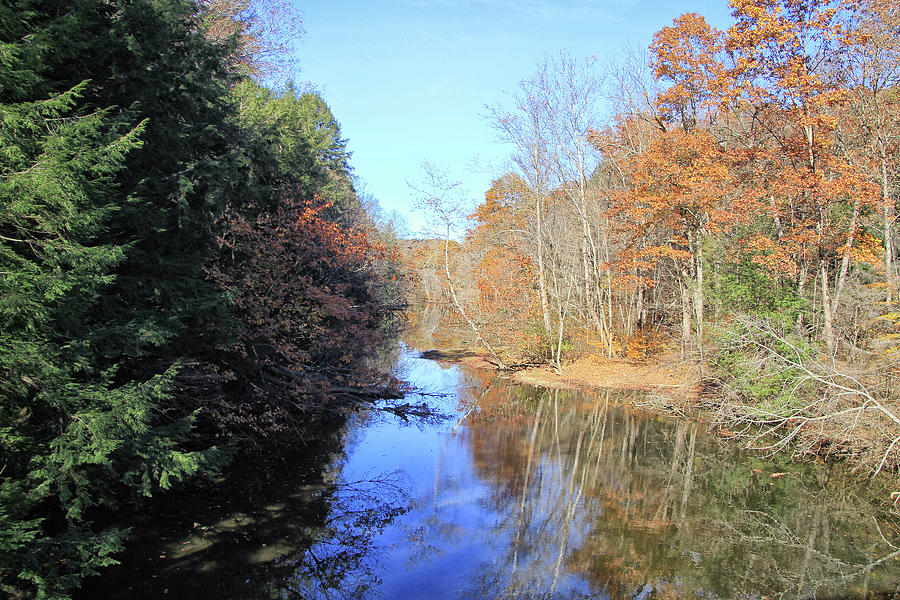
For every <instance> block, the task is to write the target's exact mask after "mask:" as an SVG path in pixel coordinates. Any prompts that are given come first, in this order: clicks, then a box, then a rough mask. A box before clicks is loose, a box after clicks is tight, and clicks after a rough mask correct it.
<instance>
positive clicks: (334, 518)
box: [85, 350, 900, 600]
mask: <svg viewBox="0 0 900 600" xmlns="http://www.w3.org/2000/svg"><path fill="white" fill-rule="evenodd" d="M401 354H402V355H401V357H400V359H399V362H398V366H397V369H398V370H399V371H400V373H401V374H402V375H403V376H404V377H406V378H407V379H408V380H409V381H411V382H412V383H414V384H416V385H417V386H419V387H420V388H421V389H423V390H425V391H426V392H427V393H426V395H424V396H423V397H422V400H424V401H426V402H428V403H429V404H430V405H431V406H432V407H434V408H435V409H437V410H438V411H439V412H441V413H443V414H444V415H445V416H446V418H441V419H430V420H427V421H413V420H410V421H404V420H403V419H401V418H398V417H395V416H393V415H390V414H385V413H380V412H377V411H373V412H372V413H369V414H364V415H359V416H358V417H355V418H353V419H352V420H351V421H350V422H349V423H348V424H347V425H346V426H344V427H343V428H341V430H340V431H339V432H337V433H336V435H335V436H334V439H333V440H332V441H330V442H328V443H325V444H321V445H319V446H318V447H316V448H303V447H302V444H298V453H297V456H295V457H293V458H288V457H283V458H282V459H281V460H280V461H275V464H274V465H273V464H266V465H265V466H264V467H263V466H254V465H249V466H248V468H246V469H244V470H243V471H239V474H237V475H234V476H233V479H230V480H229V481H228V482H227V483H226V485H225V486H223V487H219V488H217V491H215V492H214V493H213V492H210V494H208V495H204V494H203V493H198V494H196V495H195V497H193V498H191V499H190V501H187V502H186V501H184V499H182V500H179V503H178V506H168V507H163V508H162V509H160V510H161V511H162V512H161V514H160V515H159V516H158V517H153V515H151V516H150V517H149V518H148V519H147V520H146V522H145V523H143V524H142V525H139V526H138V527H136V529H135V532H134V534H135V540H134V543H133V544H132V547H131V550H129V553H128V554H127V555H126V556H124V557H123V565H122V566H121V567H117V568H114V569H111V570H110V571H109V572H108V573H107V574H106V575H105V576H102V577H100V578H96V579H95V580H93V581H91V582H90V584H89V587H88V588H87V589H86V590H85V597H109V598H116V597H119V598H143V597H147V598H157V597H159V598H194V599H203V598H216V599H220V598H235V599H237V598H386V599H393V598H402V599H414V598H422V599H426V600H438V599H442V598H510V599H530V598H602V599H609V600H612V599H619V598H623V599H624V598H627V599H637V600H644V599H645V598H704V599H713V598H764V597H779V596H780V597H790V598H798V597H817V598H847V597H859V598H862V597H884V598H891V597H894V598H897V597H900V559H898V557H900V525H898V523H900V519H898V515H897V513H896V512H891V505H890V502H889V501H885V497H886V495H888V494H889V490H879V489H868V488H867V487H866V486H865V485H861V484H860V483H859V478H858V477H857V478H853V477H852V476H850V475H848V474H846V473H845V472H844V471H843V470H842V469H841V468H839V467H828V466H825V465H823V464H817V463H809V462H791V461H790V460H788V459H785V458H779V459H778V460H776V461H772V460H769V459H766V458H765V457H761V456H759V455H756V454H750V453H746V452H741V451H739V450H736V449H734V448H732V447H729V446H726V445H725V444H724V443H723V442H722V441H721V440H719V439H718V438H716V437H713V436H711V435H709V434H708V433H707V432H706V430H705V426H704V425H703V424H699V423H692V422H684V421H681V422H679V421H671V420H667V419H663V418H659V417H658V416H651V415H642V414H639V413H636V412H634V411H633V410H631V409H629V407H628V406H629V403H630V400H632V399H633V398H632V397H630V396H629V394H627V393H622V392H590V393H582V392H570V391H560V390H547V389H541V388H535V387H530V386H523V385H517V384H513V383H511V382H509V381H507V380H503V379H500V380H491V378H490V377H489V376H487V375H486V374H483V373H477V372H466V371H463V370H461V369H459V368H457V367H455V366H446V365H443V366H442V365H440V364H438V363H436V362H434V361H432V360H426V359H423V358H421V357H420V356H419V355H418V354H417V353H416V352H414V351H408V350H403V351H402V353H401ZM870 487H871V486H870ZM223 490H224V491H223Z"/></svg>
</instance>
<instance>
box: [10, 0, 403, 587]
mask: <svg viewBox="0 0 900 600" xmlns="http://www.w3.org/2000/svg"><path fill="white" fill-rule="evenodd" d="M299 26H300V22H299V17H298V15H296V13H293V12H292V11H291V10H290V8H289V5H288V4H287V3H282V2H279V1H278V0H260V1H258V2H252V3H251V2H243V1H239V0H202V1H197V2H194V1H189V0H129V1H124V0H122V1H119V0H74V1H69V0H66V1H59V2H57V1H52V0H5V1H3V2H0V200H2V207H3V208H2V211H0V395H2V404H0V589H2V590H3V592H4V593H6V594H8V595H10V596H11V597H21V598H32V597H36V598H64V597H67V595H68V593H69V592H70V591H71V590H73V589H75V588H77V587H79V585H80V582H81V581H82V580H83V578H84V577H86V576H89V575H91V574H95V573H97V571H98V570H99V569H101V568H102V567H103V566H105V565H109V564H111V563H113V562H114V556H115V554H116V553H117V552H118V551H119V550H121V548H122V547H123V543H124V541H125V539H126V534H127V532H126V531H125V530H123V529H121V528H112V527H109V526H106V525H101V524H99V523H108V522H110V520H111V517H110V514H111V511H115V510H118V509H122V508H125V507H134V506H140V505H141V503H142V502H145V501H146V498H148V497H150V496H151V495H152V494H154V493H157V492H158V491H160V490H166V489H169V488H171V487H173V486H175V485H177V484H179V483H183V482H186V481H190V480H192V479H195V478H197V477H201V476H204V475H206V474H211V473H215V472H216V471H217V470H219V469H221V468H222V466H223V465H225V464H226V463H227V461H228V460H229V458H230V457H231V456H232V455H234V453H235V452H236V451H246V450H247V449H252V448H253V447H256V446H259V445H261V444H262V443H263V442H265V443H266V444H267V445H268V444H276V443H278V442H279V441H290V440H296V436H297V435H302V434H303V433H304V432H306V433H309V431H310V427H311V426H312V424H314V423H316V422H322V421H323V420H326V419H329V418H331V416H332V415H336V414H340V413H341V412H342V411H346V409H347V407H348V406H349V405H351V404H352V402H354V401H355V399H358V398H360V397H363V396H366V395H372V394H387V393H390V392H389V390H390V391H394V392H395V391H396V388H397V387H398V385H399V384H398V382H396V381H393V380H391V379H390V378H389V377H386V376H385V375H382V374H380V373H379V372H378V371H377V370H376V369H375V368H374V366H373V365H372V364H371V363H370V361H368V358H369V357H370V356H371V355H373V354H375V353H376V351H377V350H378V349H379V348H380V347H381V346H382V345H383V343H384V342H385V341H386V340H387V339H389V338H390V336H391V335H393V330H394V329H395V328H396V326H397V324H398V323H399V320H398V319H397V318H396V315H397V311H398V310H399V309H401V308H402V294H401V285H400V281H401V277H400V275H399V272H398V269H397V262H396V260H395V257H394V252H393V250H392V242H391V239H390V235H389V234H388V233H386V231H385V230H384V229H379V227H378V226H377V224H376V223H375V220H374V218H373V216H372V213H373V211H372V210H370V209H371V208H372V204H371V202H370V201H369V200H368V199H367V198H365V197H363V196H362V195H361V194H358V193H357V191H356V189H355V187H354V178H353V174H352V170H351V167H350V163H349V158H350V155H349V152H348V151H347V147H346V140H345V139H344V138H343V137H342V134H341V130H340V126H339V124H338V122H337V120H336V119H335V117H334V115H333V114H332V113H331V111H330V109H329V108H328V106H327V104H326V103H325V102H324V100H323V99H322V97H321V96H320V95H318V94H317V93H315V92H314V91H302V90H299V89H297V88H295V87H293V86H291V85H289V84H284V85H278V86H274V85H268V86H267V85H265V84H264V83H263V82H265V81H274V80H276V76H277V75H278V74H282V75H283V74H284V73H286V72H288V71H289V69H290V67H291V66H292V64H291V58H290V54H289V53H288V52H287V50H288V49H289V47H290V43H291V41H292V39H293V37H295V36H296V35H297V34H298V33H299V31H300V30H299ZM286 70H287V71H286Z"/></svg>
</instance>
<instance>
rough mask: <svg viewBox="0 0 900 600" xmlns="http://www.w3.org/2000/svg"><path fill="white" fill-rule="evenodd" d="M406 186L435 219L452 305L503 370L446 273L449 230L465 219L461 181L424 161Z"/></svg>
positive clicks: (450, 231)
mask: <svg viewBox="0 0 900 600" xmlns="http://www.w3.org/2000/svg"><path fill="white" fill-rule="evenodd" d="M407 185H408V186H409V188H410V190H411V192H412V193H413V195H414V197H415V203H416V206H417V207H418V208H421V209H424V210H426V211H428V212H429V213H430V214H431V215H433V216H434V217H435V219H436V220H437V223H436V224H435V226H436V227H437V228H439V229H440V230H441V234H442V236H443V238H444V275H445V277H446V280H447V287H448V288H449V290H450V297H451V299H452V300H453V304H454V306H456V309H457V310H458V311H459V314H460V316H461V317H462V318H463V320H465V322H466V323H467V324H468V325H469V328H471V329H472V331H473V332H474V333H475V336H476V338H475V341H476V342H481V343H482V344H484V347H485V348H487V350H488V352H490V353H491V356H492V357H493V358H494V360H495V361H497V364H498V365H499V367H500V368H501V369H505V368H506V365H505V364H504V362H503V360H502V359H501V358H500V357H499V356H498V355H497V352H495V351H494V348H493V347H492V346H491V344H490V343H489V342H488V341H487V340H486V339H485V338H484V336H483V335H482V334H481V332H480V331H479V329H478V326H477V325H476V324H475V322H474V321H472V319H470V318H469V315H468V314H467V313H466V310H465V308H463V305H462V303H461V302H460V301H459V297H458V296H457V294H456V287H455V286H454V285H453V277H452V275H451V273H450V239H451V236H452V233H453V231H454V230H456V231H459V230H460V229H462V226H463V224H464V223H465V221H466V210H465V208H464V207H465V204H466V197H465V192H464V191H463V189H462V184H461V183H460V182H459V181H451V180H450V178H449V177H448V175H447V173H446V172H444V171H442V170H440V169H439V168H438V167H436V166H435V165H433V164H432V163H430V162H428V161H425V162H423V163H422V174H421V182H420V183H418V184H410V183H408V184H407Z"/></svg>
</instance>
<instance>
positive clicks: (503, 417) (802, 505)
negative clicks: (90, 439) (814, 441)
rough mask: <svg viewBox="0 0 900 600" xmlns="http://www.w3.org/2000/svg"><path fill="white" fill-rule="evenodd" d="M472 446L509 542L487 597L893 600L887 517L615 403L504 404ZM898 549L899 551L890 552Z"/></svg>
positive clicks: (834, 481) (482, 421)
mask: <svg viewBox="0 0 900 600" xmlns="http://www.w3.org/2000/svg"><path fill="white" fill-rule="evenodd" d="M497 394H498V395H499V396H500V397H499V398H498V399H497V400H496V401H495V402H484V401H482V403H481V405H482V406H483V408H482V410H480V411H479V412H478V413H476V416H475V418H474V419H473V421H472V423H471V424H470V426H469V427H468V428H467V429H466V436H467V438H468V442H469V445H470V448H471V452H472V458H473V462H474V464H475V465H477V469H478V473H479V476H480V477H482V478H483V479H484V480H485V481H488V482H489V483H490V487H491V494H490V503H491V506H492V507H493V509H494V510H496V511H498V513H500V514H501V515H502V516H501V518H500V519H499V520H498V527H499V528H500V529H501V530H503V531H504V532H505V534H506V536H507V537H508V538H510V539H511V540H512V543H511V544H510V545H509V547H508V548H507V549H506V551H505V552H503V553H502V554H501V557H498V558H499V560H498V561H497V563H496V564H497V565H498V566H500V567H501V569H498V570H497V571H496V572H495V573H494V574H493V577H492V578H485V577H482V587H481V588H480V589H479V593H481V594H482V595H483V596H485V597H489V596H495V595H498V594H499V593H500V592H501V590H502V595H504V596H509V597H528V596H529V594H533V593H534V591H535V590H541V591H542V592H543V593H546V594H549V595H551V596H552V595H553V594H555V593H560V594H561V595H564V596H567V595H569V593H570V592H573V591H574V592H576V593H578V594H581V593H583V591H584V590H583V588H580V587H578V586H576V587H575V588H574V589H573V587H572V584H571V579H572V577H573V576H578V577H581V578H582V579H583V581H584V582H586V583H587V586H588V588H589V594H590V595H591V596H592V597H604V598H633V597H638V596H642V595H646V594H649V593H650V592H651V591H652V592H653V595H655V596H658V597H668V596H672V597H697V596H700V597H705V598H717V597H718V598H734V597H738V596H742V595H744V594H752V595H761V596H779V595H782V596H788V597H804V596H814V595H818V597H823V596H829V595H832V594H836V595H839V596H841V597H845V596H848V595H865V594H867V593H870V592H883V593H895V592H897V591H898V590H900V588H898V585H900V584H898V582H900V570H898V569H897V567H896V563H897V560H896V559H897V556H898V555H900V552H898V548H897V540H898V539H900V532H898V529H897V523H896V520H895V519H894V518H892V516H891V515H888V514H886V513H885V511H884V510H883V509H879V508H878V507H877V506H876V505H873V504H872V503H870V502H868V501H867V500H866V498H865V497H864V495H863V494H862V493H857V492H855V491H854V485H858V484H850V483H849V482H848V481H845V480H844V479H843V478H842V477H841V476H840V475H839V474H838V472H837V471H835V470H832V471H831V472H830V473H829V471H826V470H825V469H823V468H821V467H816V466H814V465H800V464H791V463H789V462H784V461H782V462H779V463H773V462H767V461H765V460H762V459H760V458H758V457H754V456H751V455H746V454H741V453H738V452H735V451H728V450H726V449H724V448H723V447H722V446H720V444H719V443H718V441H717V440H716V439H715V438H712V437H710V436H708V435H706V434H705V433H704V431H703V430H702V428H701V427H700V426H699V425H698V424H697V423H688V422H678V423H673V422H668V421H665V420H661V419H658V418H651V417H647V416H643V417H642V416H638V415H636V414H634V413H630V412H628V411H626V410H624V409H622V408H621V407H619V406H616V405H615V403H614V402H611V400H621V399H622V398H621V397H618V398H617V397H615V396H612V395H611V394H603V395H601V397H600V398H599V401H597V399H596V398H595V399H592V400H591V401H586V398H585V397H584V396H583V395H580V394H575V393H568V392H560V391H555V392H548V391H542V390H537V389H533V388H522V387H518V388H512V389H510V388H507V389H505V390H502V389H501V390H498V391H497ZM891 540H893V541H891Z"/></svg>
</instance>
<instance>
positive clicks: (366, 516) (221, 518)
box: [81, 430, 409, 600]
mask: <svg viewBox="0 0 900 600" xmlns="http://www.w3.org/2000/svg"><path fill="white" fill-rule="evenodd" d="M346 433H347V431H346V430H343V431H340V432H337V433H336V434H335V435H334V436H333V438H332V439H329V441H328V442H327V443H325V447H318V446H317V447H312V446H311V447H308V448H306V449H305V450H306V451H305V452H303V451H301V452H299V453H297V455H295V456H293V457H283V460H278V459H277V458H276V459H274V460H270V461H264V462H262V463H260V464H257V465H253V466H251V465H246V468H243V469H240V471H239V472H233V473H231V475H230V476H229V478H228V480H227V482H226V483H224V484H220V485H216V486H212V487H210V488H209V489H197V490H195V491H194V492H192V493H191V494H190V495H186V494H183V495H181V496H180V497H173V498H172V499H171V502H172V506H167V507H163V508H162V510H161V514H164V515H166V516H167V517H168V518H167V519H166V520H164V521H161V520H160V519H158V518H157V519H148V520H147V522H146V523H144V524H142V525H140V526H139V527H138V528H137V531H136V532H135V539H134V543H133V545H132V548H131V550H130V554H129V555H128V556H124V557H121V558H122V559H123V564H122V566H120V567H113V568H111V569H109V570H108V571H107V572H105V573H104V575H103V576H102V577H100V578H96V579H92V580H88V581H87V582H86V583H87V585H86V589H85V590H83V592H82V594H81V597H82V598H85V599H87V598H107V599H110V600H115V599H118V598H123V599H125V598H127V599H129V600H130V599H131V598H174V599H178V598H182V599H187V598H189V599H191V600H204V599H210V600H212V599H215V600H239V599H240V600H245V599H248V598H316V599H318V598H368V597H369V594H368V588H369V586H371V585H373V584H375V583H377V579H376V578H375V577H374V575H373V573H374V569H373V566H374V565H375V562H374V561H376V560H377V557H378V550H379V548H378V547H377V545H376V542H375V540H376V538H377V536H378V535H379V533H380V532H381V531H382V530H383V529H384V528H385V527H386V526H388V525H389V524H390V523H391V522H392V521H393V520H394V519H395V518H396V517H397V516H398V515H400V514H402V513H404V512H406V510H407V509H408V507H409V499H408V497H407V496H406V495H405V493H404V492H403V490H402V488H401V487H400V486H399V485H398V482H397V481H396V480H395V479H396V478H395V477H393V476H379V477H377V478H372V479H368V480H366V481H357V482H339V474H340V471H339V470H340V465H341V460H340V458H341V455H342V451H341V450H340V449H341V448H342V446H343V445H344V442H345V441H346Z"/></svg>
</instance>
